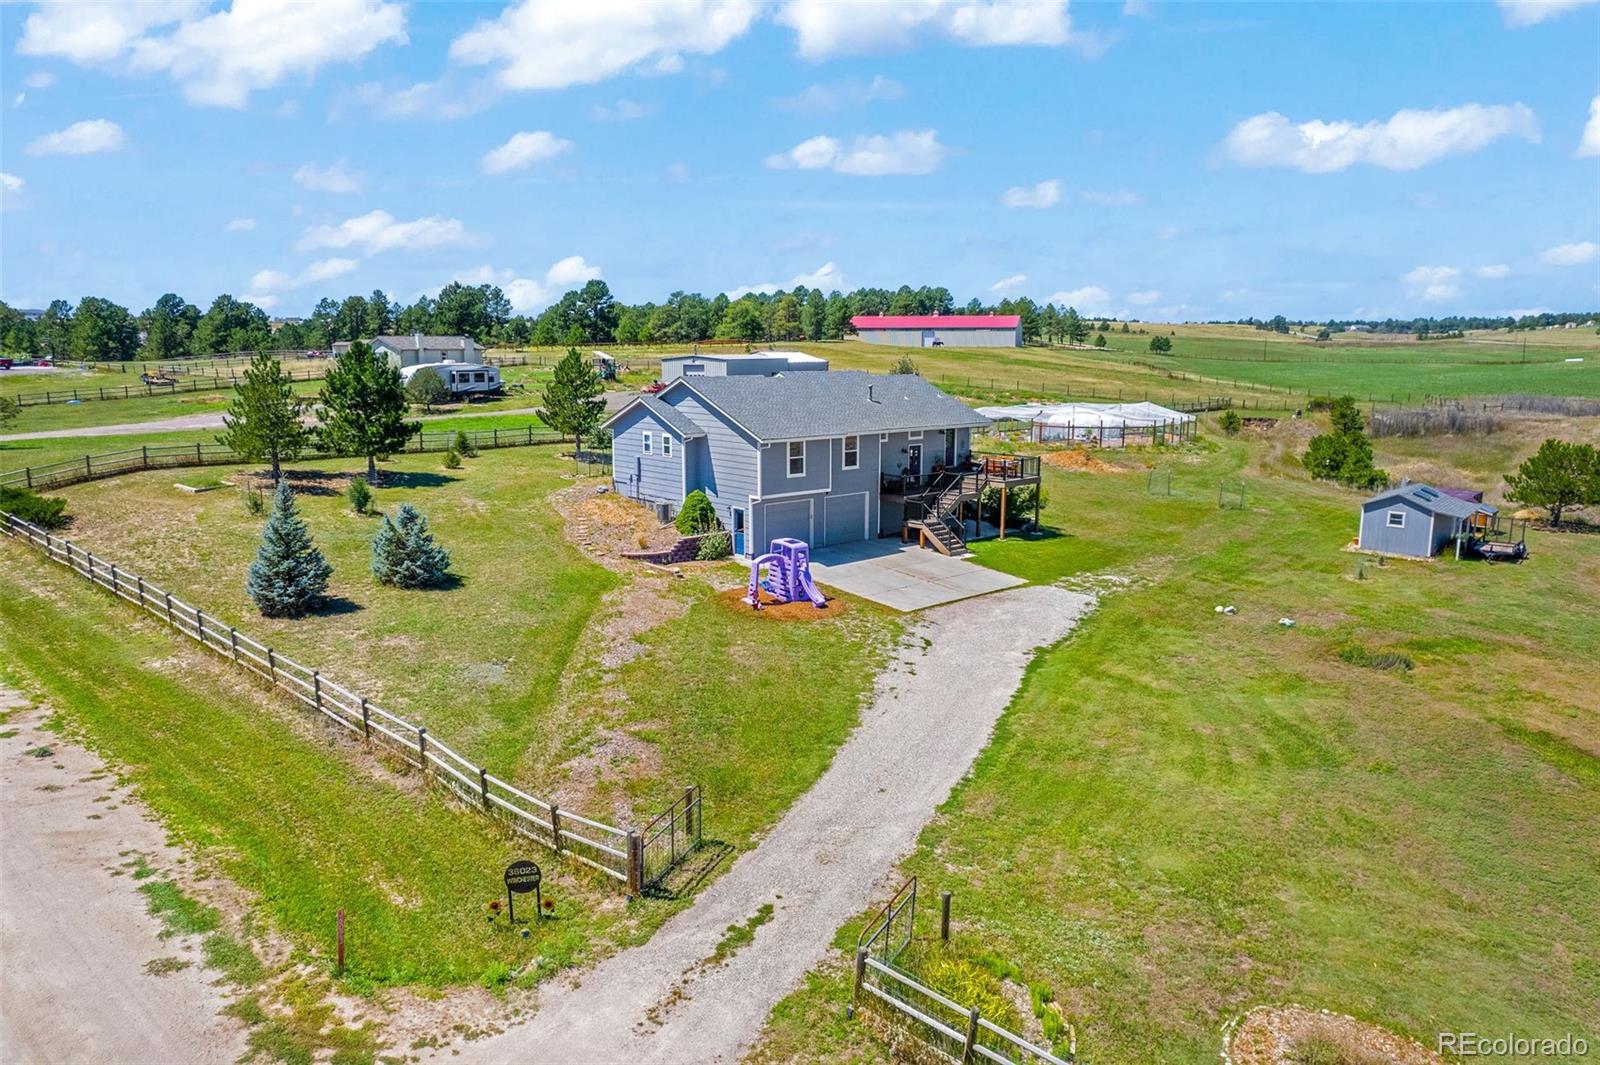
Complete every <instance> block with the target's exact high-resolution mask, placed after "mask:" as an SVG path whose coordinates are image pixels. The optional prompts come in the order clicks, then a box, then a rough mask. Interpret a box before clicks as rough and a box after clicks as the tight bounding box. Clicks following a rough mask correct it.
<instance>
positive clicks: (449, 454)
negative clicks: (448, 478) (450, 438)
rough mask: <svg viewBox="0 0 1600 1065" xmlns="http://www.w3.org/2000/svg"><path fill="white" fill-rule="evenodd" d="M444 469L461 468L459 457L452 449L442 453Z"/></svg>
mask: <svg viewBox="0 0 1600 1065" xmlns="http://www.w3.org/2000/svg"><path fill="white" fill-rule="evenodd" d="M444 468H445V469H447V470H459V469H460V468H461V456H460V455H458V454H456V449H455V448H453V447H452V448H451V449H450V450H449V451H446V452H445V453H444Z"/></svg>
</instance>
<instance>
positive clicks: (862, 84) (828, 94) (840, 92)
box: [773, 74, 906, 112]
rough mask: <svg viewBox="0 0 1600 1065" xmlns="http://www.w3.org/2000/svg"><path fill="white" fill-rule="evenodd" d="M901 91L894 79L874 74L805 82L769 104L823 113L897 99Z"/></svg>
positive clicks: (792, 109)
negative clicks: (869, 77)
mask: <svg viewBox="0 0 1600 1065" xmlns="http://www.w3.org/2000/svg"><path fill="white" fill-rule="evenodd" d="M905 94H906V87H905V86H904V85H902V84H900V83H899V82H898V81H895V80H894V79H893V78H886V77H884V76H883V75H882V74H874V75H873V76H872V80H871V81H862V80H861V79H860V78H845V79H844V80H843V81H835V82H827V83H821V82H819V83H817V84H815V85H807V86H806V87H805V88H804V89H802V90H800V91H799V92H797V93H795V94H794V95H793V96H786V97H784V98H782V99H780V100H774V101H773V103H774V104H776V105H777V106H778V107H780V108H782V109H783V110H785V111H800V112H826V111H839V110H842V109H843V108H846V107H861V106H864V105H866V104H869V103H872V102H873V101H875V100H899V99H903V98H904V97H905Z"/></svg>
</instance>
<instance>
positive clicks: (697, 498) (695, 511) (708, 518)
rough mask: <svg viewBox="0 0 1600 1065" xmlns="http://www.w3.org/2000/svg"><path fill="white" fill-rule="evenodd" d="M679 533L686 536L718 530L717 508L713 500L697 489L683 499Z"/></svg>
mask: <svg viewBox="0 0 1600 1065" xmlns="http://www.w3.org/2000/svg"><path fill="white" fill-rule="evenodd" d="M677 525H678V531H679V532H681V533H682V534H683V535H685V536H694V535H696V534H698V533H704V532H711V531H713V530H714V529H716V528H717V525H718V522H717V508H716V507H714V506H712V505H711V499H710V497H708V496H707V495H706V494H705V493H704V492H702V491H701V490H700V489H698V488H696V489H695V490H694V491H692V492H690V493H689V494H688V495H686V496H684V497H683V508H682V509H681V510H679V511H678V522H677Z"/></svg>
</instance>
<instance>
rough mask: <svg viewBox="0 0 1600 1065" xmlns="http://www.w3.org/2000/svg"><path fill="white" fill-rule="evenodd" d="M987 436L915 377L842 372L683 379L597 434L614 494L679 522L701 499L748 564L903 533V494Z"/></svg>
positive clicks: (959, 463)
mask: <svg viewBox="0 0 1600 1065" xmlns="http://www.w3.org/2000/svg"><path fill="white" fill-rule="evenodd" d="M988 424H989V420H988V419H987V418H984V417H983V416H982V415H980V414H978V413H976V412H975V411H973V410H972V409H970V408H969V407H967V406H966V405H965V404H963V403H961V402H960V401H958V400H956V399H954V398H953V397H951V396H949V395H947V394H945V393H944V392H942V391H940V390H939V389H938V388H936V387H934V386H933V385H931V384H929V383H928V382H927V381H925V380H923V379H922V378H921V377H917V376H914V375H884V374H869V373H864V372H861V371H857V370H841V371H829V372H822V373H797V374H784V375H780V376H775V377H766V376H754V375H751V376H728V377H712V376H706V377H700V376H693V377H680V378H678V379H677V380H675V381H673V382H671V383H670V384H669V385H668V386H667V387H666V388H664V389H663V390H662V391H661V392H659V393H658V394H656V395H653V396H652V395H644V396H640V397H638V398H637V399H635V400H633V402H631V403H629V404H628V405H627V406H625V407H624V408H622V409H621V410H620V411H618V412H617V413H616V414H614V415H613V416H612V417H611V418H610V420H608V421H607V422H606V426H605V427H606V428H608V429H610V430H611V433H612V440H613V443H612V455H613V464H614V465H613V474H612V478H613V482H614V484H615V486H616V490H617V491H618V492H621V493H623V494H624V495H627V496H631V497H633V498H635V499H639V500H643V501H646V502H650V503H665V504H668V505H669V506H670V507H671V508H672V509H673V510H674V511H676V508H677V507H678V505H679V504H681V503H682V502H683V498H684V496H686V495H687V494H688V493H690V492H692V491H694V490H695V489H697V488H698V489H701V490H702V491H704V492H705V493H706V495H707V496H709V497H710V499H711V501H712V503H713V504H714V505H715V507H716V511H717V517H718V519H719V520H720V521H721V522H722V524H723V527H724V528H726V529H728V530H729V531H730V532H731V533H732V536H733V541H734V553H735V554H739V555H750V554H758V553H760V552H761V551H764V550H765V549H766V545H767V544H768V543H769V542H770V541H771V540H772V539H774V538H776V537H780V536H787V537H793V538H795V539H799V540H805V541H806V542H808V543H810V544H811V545H813V546H814V547H826V546H831V545H836V544H843V543H850V542H854V541H859V540H868V539H872V538H874V537H876V536H879V535H880V534H883V535H888V534H891V533H893V534H899V533H901V532H902V531H903V528H902V527H903V523H904V521H905V520H906V509H905V508H906V503H905V497H906V495H907V493H908V491H909V490H910V489H912V488H919V487H924V486H927V485H928V484H929V483H930V481H931V479H932V478H933V477H934V476H936V475H941V474H943V472H944V471H946V470H953V469H956V468H958V467H964V466H968V465H970V463H971V458H972V431H973V430H974V429H981V428H984V427H986V426H988ZM1035 479H1036V478H1035ZM908 486H910V487H909V488H908Z"/></svg>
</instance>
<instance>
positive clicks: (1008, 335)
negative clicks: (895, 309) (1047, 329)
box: [850, 314, 1022, 348]
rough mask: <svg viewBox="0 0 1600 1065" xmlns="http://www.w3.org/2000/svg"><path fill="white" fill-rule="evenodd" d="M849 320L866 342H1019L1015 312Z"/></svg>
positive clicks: (969, 345)
mask: <svg viewBox="0 0 1600 1065" xmlns="http://www.w3.org/2000/svg"><path fill="white" fill-rule="evenodd" d="M850 324H851V325H852V326H854V327H855V330H856V335H857V336H859V337H860V338H861V339H862V340H865V341H866V342H867V343H869V344H892V345H894V346H895V347H901V348H938V347H945V346H947V345H948V346H949V347H952V348H1016V347H1021V346H1022V319H1021V317H1019V316H1018V315H1015V314H858V315H856V316H855V317H854V318H852V319H850Z"/></svg>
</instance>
